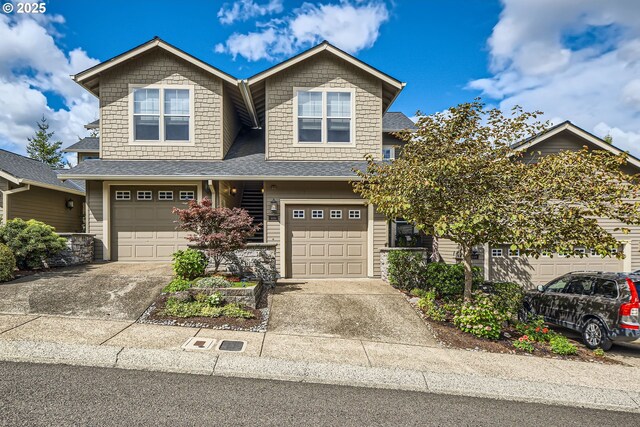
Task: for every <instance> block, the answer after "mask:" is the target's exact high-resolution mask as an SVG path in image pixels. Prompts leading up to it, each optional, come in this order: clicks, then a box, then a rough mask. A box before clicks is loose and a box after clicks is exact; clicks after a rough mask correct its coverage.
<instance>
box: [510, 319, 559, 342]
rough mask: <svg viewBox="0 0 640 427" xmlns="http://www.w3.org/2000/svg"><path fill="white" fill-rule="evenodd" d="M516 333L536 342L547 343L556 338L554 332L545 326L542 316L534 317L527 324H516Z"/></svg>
mask: <svg viewBox="0 0 640 427" xmlns="http://www.w3.org/2000/svg"><path fill="white" fill-rule="evenodd" d="M516 331H518V332H520V333H521V334H522V335H527V336H528V337H529V338H530V339H532V340H533V341H537V342H549V341H550V340H551V338H553V337H554V336H556V333H555V332H553V331H552V330H550V329H549V328H547V327H546V326H545V324H544V318H543V317H542V316H537V317H534V318H532V319H531V320H529V322H527V323H522V322H521V323H517V324H516Z"/></svg>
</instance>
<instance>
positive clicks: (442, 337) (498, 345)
mask: <svg viewBox="0 0 640 427" xmlns="http://www.w3.org/2000/svg"><path fill="white" fill-rule="evenodd" d="M405 296H406V298H407V300H408V301H409V303H410V304H411V305H412V306H413V308H414V309H415V310H416V311H417V312H418V314H420V317H422V319H423V320H424V321H425V323H426V324H427V325H428V326H429V327H430V328H431V330H432V331H433V334H434V335H435V337H436V339H437V340H438V341H439V342H440V344H442V345H443V346H445V347H448V348H457V349H463V350H473V351H486V352H489V353H503V354H518V355H523V356H531V357H547V358H553V359H560V360H574V361H580V362H599V363H605V364H610V365H622V364H623V363H622V362H620V361H618V360H615V359H611V358H609V357H606V356H601V357H598V356H595V355H594V354H593V351H591V350H589V349H588V348H586V347H585V346H584V345H583V344H582V343H581V342H579V341H575V340H573V339H571V338H570V337H567V338H569V340H570V341H571V343H572V344H574V345H575V346H576V347H577V349H578V354H576V355H573V356H560V355H557V354H554V353H552V352H551V350H550V349H549V348H548V346H545V345H543V344H540V343H533V346H534V347H535V351H534V352H533V353H527V352H526V351H522V350H518V349H516V348H514V347H513V339H507V338H501V339H499V340H496V341H493V340H489V339H482V338H478V337H476V336H474V335H471V334H469V333H467V332H463V331H461V330H460V329H458V328H456V327H455V325H453V324H452V323H449V322H438V321H435V320H432V319H428V318H427V317H426V316H425V315H424V313H423V312H422V310H420V309H419V308H418V307H417V306H416V305H415V298H413V297H411V296H410V295H407V294H405ZM505 332H506V334H507V335H508V336H511V337H513V338H517V337H519V336H520V334H519V333H518V332H517V331H515V330H513V329H509V330H506V331H505ZM565 336H566V335H565Z"/></svg>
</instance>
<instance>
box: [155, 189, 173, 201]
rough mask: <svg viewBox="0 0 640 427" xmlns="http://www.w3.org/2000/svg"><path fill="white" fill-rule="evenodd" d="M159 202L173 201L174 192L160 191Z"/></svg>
mask: <svg viewBox="0 0 640 427" xmlns="http://www.w3.org/2000/svg"><path fill="white" fill-rule="evenodd" d="M158 200H173V191H158Z"/></svg>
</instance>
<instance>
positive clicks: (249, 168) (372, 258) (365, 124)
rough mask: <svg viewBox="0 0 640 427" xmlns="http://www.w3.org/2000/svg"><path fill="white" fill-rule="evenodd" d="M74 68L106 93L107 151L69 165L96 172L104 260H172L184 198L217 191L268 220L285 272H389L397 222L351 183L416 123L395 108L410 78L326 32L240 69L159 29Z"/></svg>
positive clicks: (74, 175)
mask: <svg viewBox="0 0 640 427" xmlns="http://www.w3.org/2000/svg"><path fill="white" fill-rule="evenodd" d="M74 80H75V81H76V82H77V83H78V84H80V85H82V86H83V87H84V88H86V89H87V90H88V91H90V92H91V93H93V94H94V95H96V96H98V97H99V99H100V116H99V117H100V119H99V132H100V142H99V143H97V141H96V142H94V141H90V144H89V145H91V147H93V149H95V145H94V144H98V146H99V153H98V157H99V159H97V160H90V161H82V160H81V159H79V162H78V165H77V166H76V167H74V168H73V169H71V170H69V171H64V172H63V174H61V177H64V178H66V179H82V180H86V187H87V231H88V232H89V233H92V234H95V235H96V241H97V247H96V252H95V253H96V257H97V258H98V259H104V260H120V261H159V260H163V261H166V260H169V259H171V254H172V253H173V252H174V251H176V250H177V249H179V248H182V247H184V246H185V244H186V242H185V239H184V233H183V232H179V231H176V225H175V219H176V217H175V215H174V214H172V213H171V209H172V207H174V206H177V205H178V206H179V205H181V204H184V203H186V201H188V200H189V199H193V198H197V199H201V198H203V197H209V198H211V199H212V200H214V201H215V204H216V205H218V206H228V207H233V206H238V207H243V208H246V209H247V210H248V211H249V213H250V214H251V215H252V216H253V217H254V218H255V220H256V221H257V222H264V227H263V230H261V231H260V232H259V233H258V235H257V236H256V238H255V239H254V240H255V241H257V242H260V243H262V244H265V245H275V247H276V262H277V267H278V269H279V272H280V274H281V275H282V276H285V277H367V276H379V275H380V248H382V247H384V246H386V245H387V242H388V224H387V221H386V219H385V218H384V216H383V215H381V214H379V213H377V212H375V210H374V208H373V206H370V205H367V204H366V201H365V200H363V199H362V198H360V197H359V196H358V195H357V194H355V193H354V192H353V191H352V187H351V184H350V183H349V181H350V180H352V179H354V177H355V175H354V172H353V168H364V167H365V166H366V163H365V162H364V156H365V155H367V154H370V155H372V156H373V157H374V159H377V160H382V158H383V152H384V153H385V156H386V157H392V155H391V154H390V153H391V152H393V153H395V151H396V147H401V145H402V143H401V142H400V141H398V140H397V139H395V138H393V137H391V136H390V135H388V133H389V132H393V131H397V130H401V129H403V128H405V127H409V128H413V123H412V122H411V121H410V120H409V119H407V118H406V117H405V116H404V115H402V114H401V113H387V114H386V115H385V113H386V112H387V110H388V109H389V107H390V106H391V104H392V103H393V101H394V100H395V98H396V97H397V96H398V94H399V93H400V92H401V90H402V88H403V87H404V85H405V84H404V83H402V82H401V81H399V80H397V79H395V78H393V77H391V76H389V75H387V74H385V73H383V72H381V71H379V70H377V69H375V68H373V67H371V66H370V65H368V64H365V63H364V62H362V61H359V60H358V59H356V58H354V57H353V56H351V55H348V54H347V53H345V52H343V51H341V50H340V49H338V48H336V47H334V46H332V45H331V44H329V43H327V42H323V43H321V44H319V45H317V46H315V47H313V48H311V49H309V50H307V51H305V52H303V53H301V54H300V55H297V56H295V57H293V58H291V59H289V60H287V61H284V62H282V63H280V64H278V65H276V66H274V67H272V68H269V69H268V70H266V71H263V72H261V73H259V74H257V75H255V76H253V77H251V78H249V79H245V80H240V79H237V78H235V77H232V76H230V75H229V74H226V73H224V72H222V71H220V70H218V69H217V68H215V67H213V66H211V65H209V64H207V63H205V62H203V61H201V60H199V59H197V58H195V57H193V56H191V55H189V54H187V53H185V52H184V51H182V50H180V49H177V48H176V47H174V46H172V45H170V44H168V43H166V42H164V41H162V40H160V39H158V38H155V39H153V40H151V41H149V42H147V43H144V44H142V45H140V46H138V47H136V48H134V49H132V50H130V51H128V52H125V53H123V54H121V55H119V56H116V57H115V58H112V59H110V60H108V61H105V62H103V63H101V64H98V65H96V66H95V67H92V68H90V69H88V70H85V71H83V72H81V73H79V74H77V75H75V76H74ZM83 141H86V140H83ZM78 144H80V146H79V147H76V146H78ZM383 146H384V148H385V150H386V149H387V148H391V149H392V150H386V151H384V150H383ZM387 146H388V147H387ZM67 150H68V151H76V152H78V153H86V152H87V151H86V146H85V145H84V142H79V143H77V144H76V145H74V146H73V147H70V148H69V149H67ZM81 150H85V151H81Z"/></svg>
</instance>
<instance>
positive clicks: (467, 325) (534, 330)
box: [389, 251, 619, 364]
mask: <svg viewBox="0 0 640 427" xmlns="http://www.w3.org/2000/svg"><path fill="white" fill-rule="evenodd" d="M389 281H390V283H391V284H392V285H393V286H395V287H396V288H398V289H399V290H400V291H402V292H403V293H404V294H405V295H406V297H407V299H408V300H409V302H410V303H411V304H412V305H413V306H414V307H415V309H416V310H418V311H419V313H420V314H421V316H422V318H423V319H424V320H425V321H426V322H427V323H428V324H429V325H430V327H431V329H432V330H433V332H434V334H435V335H436V338H437V339H438V340H439V341H440V342H441V343H442V344H443V345H445V346H447V347H452V348H462V349H471V350H480V351H488V352H496V353H511V354H522V355H531V356H539V357H555V358H562V359H571V360H580V361H589V362H591V361H598V362H604V363H612V364H617V363H619V362H617V361H615V360H613V359H610V358H608V357H606V356H605V354H604V352H603V351H602V349H596V350H595V351H593V350H589V349H587V348H586V347H585V346H584V345H583V344H582V343H580V342H577V341H574V340H571V339H569V338H567V337H565V336H564V335H562V334H560V333H558V332H556V331H555V330H553V329H551V328H550V327H549V326H548V325H546V324H545V323H544V321H543V320H542V319H540V318H533V319H529V320H528V321H527V322H521V321H519V320H518V313H519V311H520V310H521V308H522V299H523V296H524V292H523V288H522V286H520V285H519V284H517V283H511V282H505V283H485V282H484V281H483V279H482V276H481V272H480V270H479V269H474V271H473V289H474V292H473V294H472V298H471V300H470V301H467V302H464V301H463V289H464V267H463V266H462V265H460V264H453V265H450V264H444V263H435V262H434V263H431V262H426V260H425V259H424V258H423V255H422V254H421V253H412V252H403V251H397V252H392V253H390V254H389Z"/></svg>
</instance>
